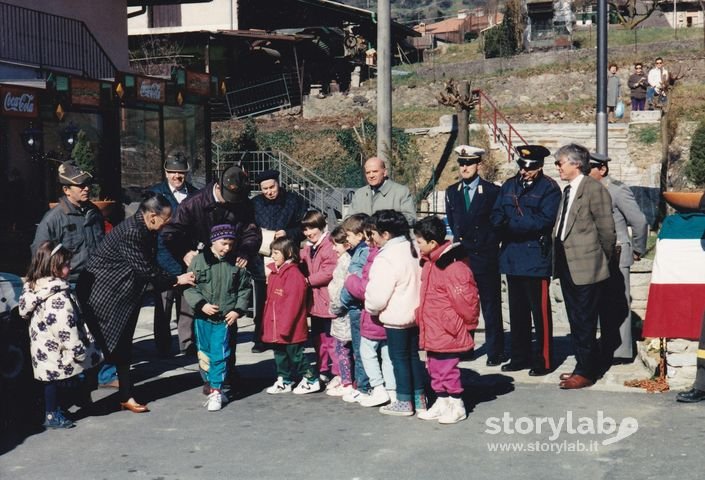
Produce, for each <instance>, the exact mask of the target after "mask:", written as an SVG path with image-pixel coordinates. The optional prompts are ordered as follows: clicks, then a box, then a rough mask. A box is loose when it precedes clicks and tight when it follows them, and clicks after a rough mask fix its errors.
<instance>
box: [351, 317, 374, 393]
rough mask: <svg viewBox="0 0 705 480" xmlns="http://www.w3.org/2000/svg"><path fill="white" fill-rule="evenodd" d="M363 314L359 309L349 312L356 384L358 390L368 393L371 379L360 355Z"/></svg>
mask: <svg viewBox="0 0 705 480" xmlns="http://www.w3.org/2000/svg"><path fill="white" fill-rule="evenodd" d="M361 315H362V312H361V311H360V310H358V309H350V310H348V316H349V317H350V336H351V337H352V350H353V360H354V362H355V384H356V388H357V389H358V390H359V391H361V392H367V391H368V390H369V389H370V379H369V378H368V377H367V373H366V372H365V366H364V365H363V364H362V356H361V355H360V338H361V335H360V316H361Z"/></svg>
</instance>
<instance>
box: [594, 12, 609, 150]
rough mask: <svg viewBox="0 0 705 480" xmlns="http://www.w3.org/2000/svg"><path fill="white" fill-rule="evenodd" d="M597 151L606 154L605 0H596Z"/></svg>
mask: <svg viewBox="0 0 705 480" xmlns="http://www.w3.org/2000/svg"><path fill="white" fill-rule="evenodd" d="M595 125H596V128H597V131H596V137H597V141H596V143H597V145H595V147H596V150H597V153H601V154H604V155H607V0H597V114H596V118H595Z"/></svg>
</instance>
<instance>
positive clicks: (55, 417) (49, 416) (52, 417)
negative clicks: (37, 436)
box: [44, 408, 76, 428]
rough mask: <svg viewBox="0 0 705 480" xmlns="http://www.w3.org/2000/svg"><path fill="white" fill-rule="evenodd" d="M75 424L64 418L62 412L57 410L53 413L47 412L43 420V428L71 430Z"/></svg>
mask: <svg viewBox="0 0 705 480" xmlns="http://www.w3.org/2000/svg"><path fill="white" fill-rule="evenodd" d="M75 426H76V424H75V423H73V422H72V421H71V420H69V419H68V418H66V417H64V412H62V411H61V409H60V408H57V409H56V411H55V412H47V413H46V418H45V419H44V427H45V428H73V427H75Z"/></svg>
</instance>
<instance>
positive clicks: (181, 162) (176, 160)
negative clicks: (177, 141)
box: [164, 153, 191, 173]
mask: <svg viewBox="0 0 705 480" xmlns="http://www.w3.org/2000/svg"><path fill="white" fill-rule="evenodd" d="M190 167H191V166H190V165H189V164H188V160H187V159H186V157H185V156H184V155H183V154H181V153H176V154H174V155H169V156H168V157H167V158H166V161H165V162H164V170H166V171H167V172H180V173H186V172H188V171H189V170H190V169H191V168H190Z"/></svg>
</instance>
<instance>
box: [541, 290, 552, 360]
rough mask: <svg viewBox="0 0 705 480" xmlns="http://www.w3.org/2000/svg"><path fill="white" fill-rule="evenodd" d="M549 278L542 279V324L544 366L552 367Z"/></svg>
mask: <svg viewBox="0 0 705 480" xmlns="http://www.w3.org/2000/svg"><path fill="white" fill-rule="evenodd" d="M549 313H550V312H549V311H548V280H546V279H544V280H541V324H542V325H543V361H544V368H547V369H548V368H551V351H550V350H551V347H550V345H551V338H550V337H551V333H550V332H549V322H548V315H549Z"/></svg>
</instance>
